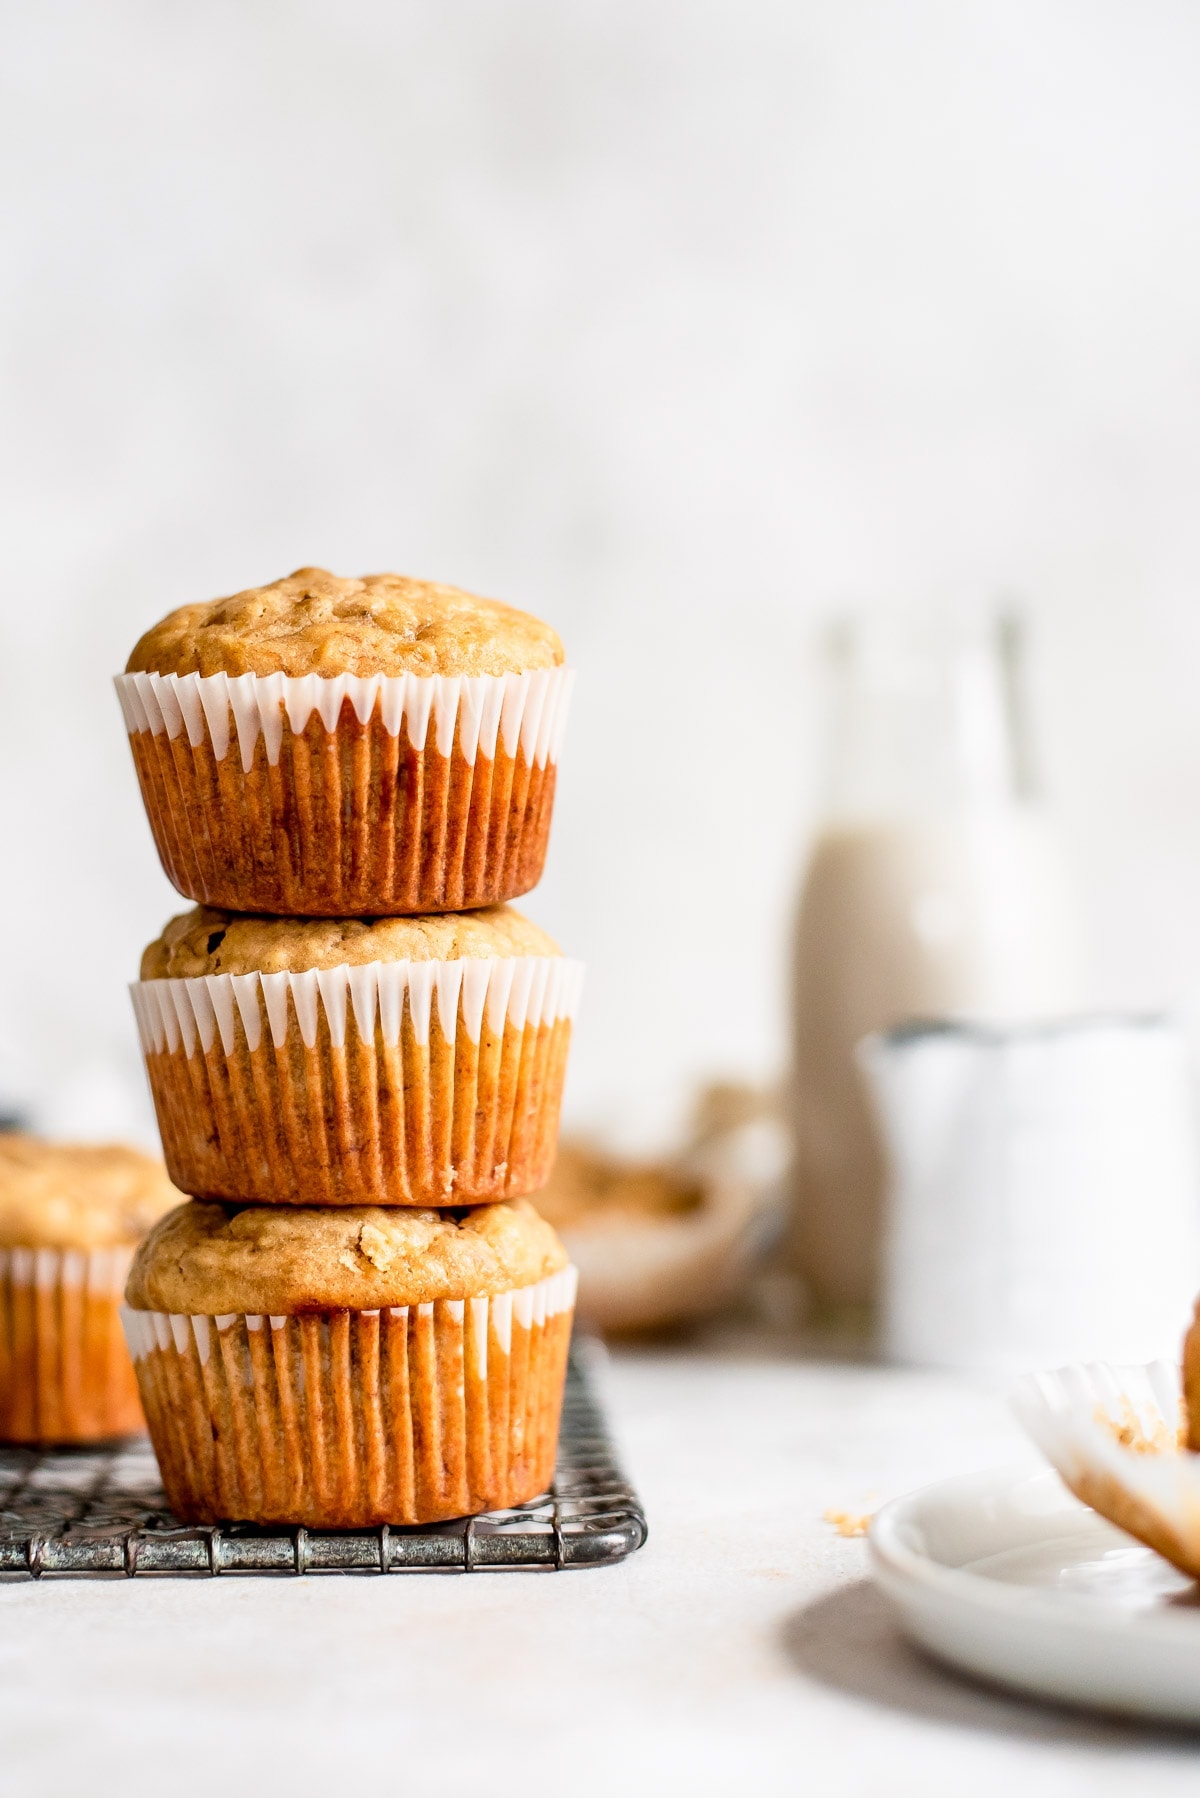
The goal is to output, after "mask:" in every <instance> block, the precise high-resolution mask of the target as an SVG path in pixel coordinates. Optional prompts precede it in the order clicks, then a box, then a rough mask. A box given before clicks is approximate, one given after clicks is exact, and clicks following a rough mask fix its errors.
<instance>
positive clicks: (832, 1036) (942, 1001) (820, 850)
mask: <svg viewBox="0 0 1200 1798" xmlns="http://www.w3.org/2000/svg"><path fill="white" fill-rule="evenodd" d="M1081 966H1082V957H1081V954H1080V944H1079V930H1078V925H1077V921H1076V918H1075V914H1074V909H1073V906H1072V903H1071V894H1070V890H1069V886H1068V882H1067V880H1066V876H1065V871H1064V868H1063V865H1062V862H1061V859H1060V856H1059V853H1058V847H1057V841H1056V839H1055V837H1054V835H1053V834H1052V832H1051V831H1050V829H1049V827H1048V826H1047V824H1046V821H1045V820H1044V818H1042V816H1041V815H1040V814H1039V813H1038V812H1037V811H1036V810H1035V809H1034V808H1033V807H1030V806H1019V805H1003V806H996V807H995V808H994V809H992V808H989V809H987V810H980V811H979V812H978V813H975V812H972V813H967V814H964V815H957V814H947V815H946V816H944V817H938V816H931V817H929V818H920V819H918V818H913V819H904V820H893V819H889V820H883V821H879V822H864V823H847V824H844V825H832V826H829V827H827V828H826V829H825V830H824V831H823V832H822V833H821V835H820V836H819V837H818V839H817V842H816V845H815V847H814V850H813V854H812V859H811V862H810V865H809V869H808V874H807V878H806V880H805V883H804V888H803V891H802V894H801V900H800V906H799V910H798V913H797V917H796V925H795V934H794V941H793V962H792V970H793V974H792V979H793V986H792V1016H793V1089H792V1101H793V1111H794V1121H795V1129H796V1150H797V1160H796V1193H795V1199H796V1210H795V1224H794V1248H795V1259H796V1262H797V1266H798V1268H799V1271H800V1272H801V1273H802V1274H803V1275H804V1277H805V1279H806V1281H807V1282H808V1285H809V1287H810V1290H811V1292H812V1293H813V1295H814V1296H815V1297H816V1298H817V1299H818V1300H821V1301H825V1302H826V1303H831V1304H835V1305H867V1304H870V1303H871V1302H872V1301H873V1299H874V1296H875V1284H876V1268H877V1259H878V1252H879V1235H880V1207H881V1194H882V1185H883V1174H884V1169H883V1159H882V1152H881V1145H880V1143H879V1140H878V1134H877V1131H876V1126H875V1122H874V1118H873V1115H872V1113H871V1111H870V1109H869V1107H868V1101H867V1095H866V1089H865V1086H864V1084H863V1080H862V1076H861V1074H860V1072H859V1069H858V1066H857V1064H856V1062H855V1059H854V1049H855V1045H856V1044H857V1043H858V1042H859V1041H860V1040H861V1039H862V1038H863V1037H864V1036H866V1035H868V1034H869V1033H870V1032H872V1031H874V1030H882V1029H887V1028H889V1027H890V1026H892V1025H895V1024H900V1023H904V1022H905V1021H906V1020H908V1019H911V1018H917V1017H924V1018H930V1017H947V1016H964V1015H966V1016H976V1017H984V1018H997V1019H1001V1018H1009V1019H1012V1018H1029V1017H1037V1016H1039V1015H1042V1016H1044V1015H1050V1014H1053V1013H1058V1012H1062V1011H1068V1010H1071V1009H1073V1008H1074V1007H1076V1006H1077V1005H1078V1004H1079V1002H1080V996H1081Z"/></svg>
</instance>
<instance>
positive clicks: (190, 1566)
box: [0, 1342, 646, 1579]
mask: <svg viewBox="0 0 1200 1798" xmlns="http://www.w3.org/2000/svg"><path fill="white" fill-rule="evenodd" d="M588 1348H589V1345H588V1344H587V1343H586V1342H585V1343H583V1344H575V1345H573V1346H572V1350H571V1359H570V1365H569V1367H568V1371H567V1389H566V1395H565V1398H564V1401H563V1418H562V1432H561V1435H560V1438H559V1448H558V1467H557V1470H556V1472H555V1478H554V1487H553V1490H552V1491H551V1492H550V1493H549V1494H548V1495H547V1497H546V1498H544V1499H541V1500H534V1502H533V1503H531V1504H527V1505H519V1506H517V1507H516V1508H515V1509H514V1510H511V1511H490V1512H487V1513H485V1514H484V1515H483V1516H480V1517H465V1518H457V1519H455V1520H454V1521H453V1522H451V1523H436V1524H429V1525H425V1526H417V1527H414V1528H398V1527H389V1526H388V1525H387V1524H385V1525H383V1527H382V1528H380V1529H371V1530H361V1531H359V1530H308V1529H303V1528H292V1529H285V1528H282V1527H278V1526H264V1527H259V1526H256V1525H254V1524H224V1525H202V1526H197V1525H187V1526H184V1525H181V1524H179V1523H177V1522H176V1521H175V1519H174V1518H173V1517H172V1515H171V1513H170V1512H169V1511H168V1510H167V1509H166V1502H165V1500H164V1498H163V1493H162V1487H161V1485H160V1483H159V1477H158V1466H157V1464H156V1462H155V1459H154V1455H153V1453H152V1451H151V1448H150V1445H149V1443H148V1441H146V1440H145V1438H136V1439H134V1440H132V1441H128V1442H120V1443H114V1444H109V1445H105V1446H103V1447H100V1448H91V1447H89V1448H86V1449H71V1448H54V1449H40V1448H0V1577H5V1576H7V1577H9V1578H14V1577H15V1578H24V1579H43V1578H45V1577H47V1576H73V1577H76V1578H79V1577H86V1576H89V1575H90V1576H93V1577H94V1576H100V1575H108V1576H117V1577H120V1576H122V1575H123V1576H125V1577H127V1578H132V1577H134V1576H138V1577H140V1576H143V1575H147V1574H165V1575H182V1574H187V1575H199V1576H204V1575H210V1576H211V1575H213V1574H218V1573H273V1574H292V1575H295V1574H302V1573H479V1572H485V1571H500V1570H503V1569H506V1568H526V1569H528V1568H544V1569H547V1570H554V1569H556V1568H566V1567H596V1566H603V1565H605V1564H608V1563H611V1562H614V1561H620V1560H623V1559H624V1558H625V1556H626V1555H629V1554H632V1553H633V1552H634V1550H635V1549H638V1548H640V1547H641V1545H642V1543H643V1542H644V1541H645V1540H646V1519H645V1515H644V1513H643V1511H642V1507H641V1504H640V1503H639V1500H638V1497H637V1494H636V1493H635V1492H634V1491H633V1488H632V1487H631V1486H629V1485H628V1484H627V1482H626V1481H625V1479H624V1477H623V1475H622V1474H621V1471H620V1469H619V1468H618V1466H617V1464H616V1460H615V1457H614V1454H613V1448H612V1444H611V1442H610V1441H609V1438H608V1432H607V1430H606V1429H605V1426H604V1420H603V1417H602V1415H601V1413H600V1409H599V1406H598V1404H597V1402H596V1398H595V1394H594V1390H593V1387H592V1384H591V1381H590V1380H589V1378H588V1372H587V1361H588V1358H589V1356H588Z"/></svg>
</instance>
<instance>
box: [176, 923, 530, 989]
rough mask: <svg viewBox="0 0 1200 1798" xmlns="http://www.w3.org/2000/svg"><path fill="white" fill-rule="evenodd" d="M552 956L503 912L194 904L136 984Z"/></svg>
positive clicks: (527, 926) (524, 926)
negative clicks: (337, 912) (268, 912)
mask: <svg viewBox="0 0 1200 1798" xmlns="http://www.w3.org/2000/svg"><path fill="white" fill-rule="evenodd" d="M558 953H559V948H558V944H557V943H556V942H555V941H554V938H553V937H550V936H547V935H546V932H545V931H544V930H539V929H538V927H537V925H536V924H531V923H530V922H529V919H528V918H523V917H522V916H521V914H520V912H519V911H514V910H513V909H512V907H511V906H509V905H488V906H485V907H484V908H483V909H482V910H481V911H466V912H444V913H442V914H441V915H440V916H438V917H422V918H260V917H252V916H249V915H247V914H245V913H239V912H228V911H218V910H217V909H216V907H215V906H211V905H197V906H194V907H193V908H192V910H191V911H185V912H182V913H181V914H180V916H179V917H177V918H172V919H171V922H170V923H169V924H168V925H167V927H166V929H165V930H164V931H163V933H162V935H161V936H160V937H159V938H158V939H157V941H155V942H153V943H151V944H150V945H149V946H148V948H147V949H146V950H145V952H144V954H143V956H142V979H143V980H186V979H195V978H196V977H197V976H198V975H201V974H302V973H304V972H306V971H307V970H308V969H310V968H340V967H341V966H342V965H343V963H345V964H348V965H349V966H350V967H352V968H358V967H362V966H363V965H364V964H365V963H366V962H369V961H469V960H476V959H481V958H483V957H486V956H490V955H496V956H513V955H557V954H558Z"/></svg>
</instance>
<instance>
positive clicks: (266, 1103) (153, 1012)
mask: <svg viewBox="0 0 1200 1798" xmlns="http://www.w3.org/2000/svg"><path fill="white" fill-rule="evenodd" d="M582 978H583V968H582V964H581V963H579V962H574V961H567V960H565V959H564V958H563V957H561V956H511V957H506V956H497V957H495V958H472V959H465V960H462V961H429V962H372V963H369V964H368V965H367V966H365V967H357V968H350V967H344V966H343V967H339V968H331V969H322V970H320V971H315V970H314V971H310V972H307V973H300V974H236V975H229V974H214V975H207V976H204V977H202V978H200V979H192V980H146V981H139V982H137V983H136V984H135V985H134V986H133V987H132V988H131V989H130V990H131V992H132V994H133V1003H134V1010H135V1012H136V1014H137V1020H138V1028H139V1032H140V1034H141V1040H142V1048H143V1050H144V1052H145V1056H146V1066H147V1069H148V1072H149V1076H150V1087H151V1091H152V1092H153V1095H154V1105H155V1110H156V1112H157V1114H158V1124H159V1130H160V1132H161V1134H162V1142H163V1154H164V1156H165V1158H166V1163H167V1168H168V1170H169V1172H170V1175H171V1179H172V1180H173V1181H174V1183H175V1184H176V1185H177V1186H178V1187H179V1188H180V1190H181V1191H183V1192H188V1193H192V1194H193V1195H194V1196H196V1197H198V1198H215V1199H233V1200H243V1201H253V1202H255V1203H257V1204H272V1203H280V1204H289V1205H373V1204H380V1205H471V1204H482V1203H486V1202H488V1201H491V1200H497V1199H505V1198H516V1197H520V1196H521V1195H523V1194H526V1193H530V1192H536V1191H538V1189H539V1188H540V1187H542V1186H544V1185H545V1183H546V1181H547V1180H548V1178H549V1176H550V1171H551V1168H552V1166H553V1163H554V1152H555V1146H556V1142H557V1137H558V1118H559V1110H560V1107H561V1103H562V1088H563V1080H564V1077H565V1074H566V1061H567V1050H568V1047H569V1045H570V1039H571V1019H572V1017H573V1015H574V1012H575V1009H576V1005H577V1003H578V998H579V990H580V986H581V983H582Z"/></svg>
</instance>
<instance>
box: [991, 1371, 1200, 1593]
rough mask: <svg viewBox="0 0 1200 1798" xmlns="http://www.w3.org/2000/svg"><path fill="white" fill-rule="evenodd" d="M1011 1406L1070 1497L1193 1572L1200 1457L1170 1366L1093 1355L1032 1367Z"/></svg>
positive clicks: (1199, 1546)
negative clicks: (1086, 1360)
mask: <svg viewBox="0 0 1200 1798" xmlns="http://www.w3.org/2000/svg"><path fill="white" fill-rule="evenodd" d="M1012 1407H1013V1410H1014V1412H1015V1413H1016V1416H1017V1418H1018V1419H1019V1421H1020V1423H1021V1424H1022V1426H1023V1427H1024V1429H1025V1430H1026V1432H1027V1433H1028V1435H1029V1436H1030V1437H1031V1438H1032V1439H1033V1441H1034V1442H1035V1443H1036V1444H1037V1446H1038V1448H1039V1449H1040V1450H1041V1451H1042V1453H1043V1454H1044V1455H1045V1457H1046V1459H1047V1460H1048V1461H1049V1462H1050V1463H1051V1465H1052V1466H1053V1467H1054V1468H1055V1469H1056V1470H1057V1472H1058V1473H1059V1475H1060V1476H1061V1478H1062V1480H1063V1482H1064V1484H1065V1485H1066V1486H1068V1487H1069V1488H1070V1490H1071V1491H1072V1492H1073V1493H1074V1494H1075V1496H1076V1497H1077V1498H1080V1499H1082V1500H1083V1502H1084V1503H1085V1504H1087V1505H1090V1506H1091V1508H1092V1509H1093V1510H1095V1511H1098V1512H1099V1513H1100V1515H1101V1516H1102V1517H1107V1518H1108V1519H1109V1521H1110V1522H1112V1523H1115V1524H1117V1525H1118V1526H1119V1527H1120V1528H1121V1529H1123V1530H1126V1531H1128V1533H1129V1534H1130V1535H1132V1536H1135V1537H1136V1538H1137V1539H1138V1541H1140V1542H1144V1543H1145V1544H1146V1546H1147V1547H1149V1548H1152V1549H1154V1550H1155V1551H1156V1552H1157V1553H1159V1554H1161V1555H1164V1556H1165V1557H1166V1559H1167V1560H1169V1561H1171V1562H1172V1563H1173V1564H1174V1565H1175V1566H1176V1567H1178V1568H1180V1569H1181V1570H1182V1571H1183V1572H1184V1573H1187V1574H1190V1575H1191V1576H1192V1577H1193V1578H1200V1455H1196V1454H1192V1453H1190V1452H1189V1451H1188V1450H1187V1448H1186V1446H1185V1445H1186V1441H1187V1430H1186V1423H1185V1420H1184V1416H1183V1399H1182V1386H1181V1379H1180V1373H1179V1369H1178V1367H1175V1366H1173V1365H1172V1364H1171V1363H1170V1362H1168V1361H1152V1362H1149V1363H1147V1364H1146V1365H1145V1366H1137V1367H1120V1366H1110V1365H1109V1364H1108V1363H1107V1362H1101V1361H1097V1362H1092V1363H1090V1364H1088V1365H1086V1366H1075V1367H1062V1368H1058V1369H1056V1370H1055V1371H1054V1372H1050V1373H1041V1374H1030V1375H1028V1376H1027V1377H1026V1378H1025V1379H1024V1380H1022V1382H1021V1383H1020V1385H1019V1386H1018V1388H1017V1389H1016V1391H1015V1393H1014V1394H1013V1399H1012Z"/></svg>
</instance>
